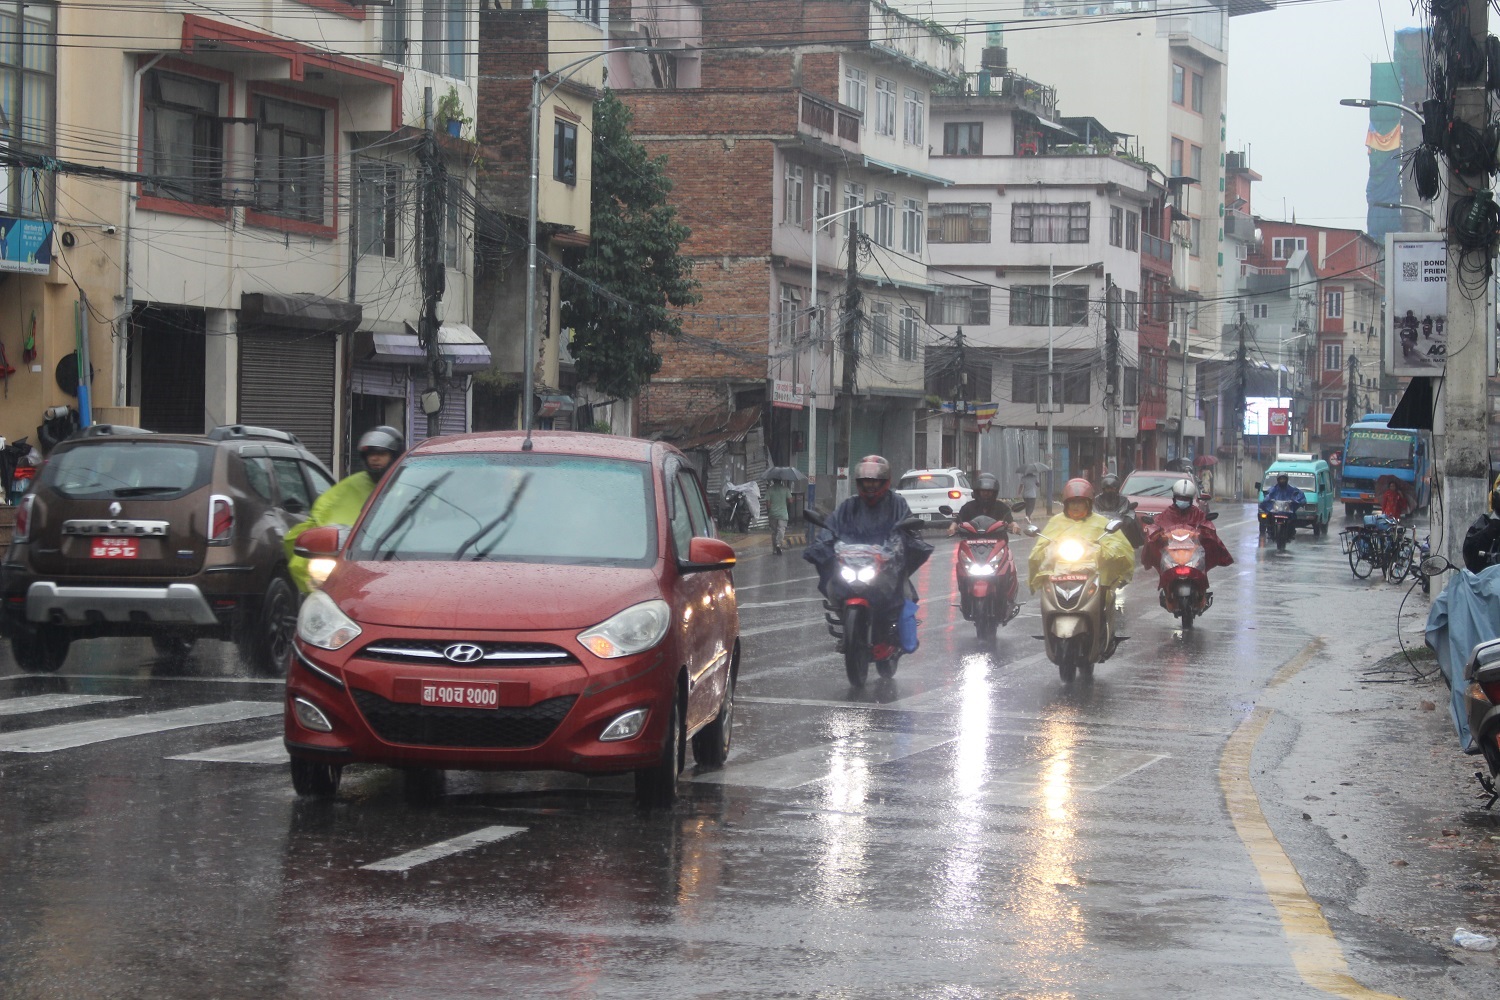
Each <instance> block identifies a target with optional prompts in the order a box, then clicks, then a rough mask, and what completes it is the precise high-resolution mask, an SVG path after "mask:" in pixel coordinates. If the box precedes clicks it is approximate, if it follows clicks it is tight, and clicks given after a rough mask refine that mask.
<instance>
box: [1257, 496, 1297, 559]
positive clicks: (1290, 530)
mask: <svg viewBox="0 0 1500 1000" xmlns="http://www.w3.org/2000/svg"><path fill="white" fill-rule="evenodd" d="M1260 510H1261V514H1260V516H1261V519H1262V521H1263V523H1264V525H1265V532H1266V533H1267V534H1269V535H1270V536H1271V538H1272V539H1273V540H1274V541H1275V542H1276V551H1277V552H1285V551H1286V543H1287V542H1290V541H1291V540H1292V536H1293V535H1295V534H1296V533H1297V525H1296V523H1295V520H1294V518H1293V515H1294V514H1296V512H1297V504H1296V501H1293V500H1262V501H1261V502H1260Z"/></svg>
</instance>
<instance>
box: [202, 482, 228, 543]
mask: <svg viewBox="0 0 1500 1000" xmlns="http://www.w3.org/2000/svg"><path fill="white" fill-rule="evenodd" d="M233 538H234V501H233V500H231V499H229V498H228V497H226V496H220V495H219V494H217V493H215V494H214V495H213V496H211V497H209V498H208V544H210V545H228V544H229V542H230V540H231V539H233Z"/></svg>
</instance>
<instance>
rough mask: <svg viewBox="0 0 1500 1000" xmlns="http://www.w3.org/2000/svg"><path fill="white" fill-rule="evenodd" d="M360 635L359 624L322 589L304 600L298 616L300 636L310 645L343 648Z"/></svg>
mask: <svg viewBox="0 0 1500 1000" xmlns="http://www.w3.org/2000/svg"><path fill="white" fill-rule="evenodd" d="M359 635H360V627H359V626H358V625H356V624H354V620H353V619H352V618H350V617H349V616H348V615H346V614H344V613H343V612H342V611H340V610H339V606H338V605H337V604H335V603H333V598H331V597H329V596H328V595H327V594H325V593H323V592H322V591H321V590H315V591H313V592H312V593H310V594H308V595H307V600H305V601H303V602H302V611H301V612H300V613H299V614H298V615H297V638H299V639H301V640H302V641H303V642H305V643H307V644H308V645H309V646H317V647H318V648H319V649H343V648H344V647H345V646H347V645H349V643H351V642H353V641H354V640H355V639H358V638H359Z"/></svg>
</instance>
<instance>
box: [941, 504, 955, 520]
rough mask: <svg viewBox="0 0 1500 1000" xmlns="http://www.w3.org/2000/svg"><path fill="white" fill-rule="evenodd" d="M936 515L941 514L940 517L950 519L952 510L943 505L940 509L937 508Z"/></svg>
mask: <svg viewBox="0 0 1500 1000" xmlns="http://www.w3.org/2000/svg"><path fill="white" fill-rule="evenodd" d="M938 513H939V514H942V515H944V516H946V517H952V516H953V508H952V507H949V506H948V505H947V504H943V505H942V506H941V507H939V508H938Z"/></svg>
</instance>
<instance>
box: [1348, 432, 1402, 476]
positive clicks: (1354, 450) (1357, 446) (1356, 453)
mask: <svg viewBox="0 0 1500 1000" xmlns="http://www.w3.org/2000/svg"><path fill="white" fill-rule="evenodd" d="M1413 442H1414V435H1412V434H1411V433H1410V432H1408V431H1384V430H1358V429H1355V430H1351V431H1350V432H1349V446H1348V448H1347V449H1346V450H1345V453H1344V467H1345V468H1349V467H1350V466H1364V467H1366V468H1376V469H1410V468H1411V467H1412V445H1413Z"/></svg>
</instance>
